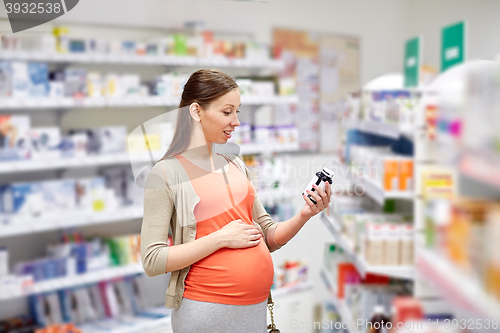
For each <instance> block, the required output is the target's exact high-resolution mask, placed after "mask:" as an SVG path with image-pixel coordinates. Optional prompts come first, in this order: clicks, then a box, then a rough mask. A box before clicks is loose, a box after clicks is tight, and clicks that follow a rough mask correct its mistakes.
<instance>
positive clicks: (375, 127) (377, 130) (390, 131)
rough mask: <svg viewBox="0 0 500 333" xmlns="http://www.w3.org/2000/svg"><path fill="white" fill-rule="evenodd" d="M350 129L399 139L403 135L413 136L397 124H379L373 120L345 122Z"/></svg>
mask: <svg viewBox="0 0 500 333" xmlns="http://www.w3.org/2000/svg"><path fill="white" fill-rule="evenodd" d="M344 126H345V127H346V128H348V129H356V130H358V131H361V132H365V133H370V134H375V135H379V136H384V137H387V138H391V139H398V138H399V137H400V136H401V135H404V136H409V137H411V136H412V132H411V131H403V130H401V129H400V128H399V125H397V124H390V123H385V122H378V121H373V120H349V121H345V122H344Z"/></svg>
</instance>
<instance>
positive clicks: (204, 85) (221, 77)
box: [162, 69, 238, 159]
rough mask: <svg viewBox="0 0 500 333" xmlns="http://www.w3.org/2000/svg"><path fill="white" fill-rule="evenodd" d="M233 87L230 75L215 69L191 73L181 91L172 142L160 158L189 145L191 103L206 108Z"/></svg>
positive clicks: (164, 157) (178, 152)
mask: <svg viewBox="0 0 500 333" xmlns="http://www.w3.org/2000/svg"><path fill="white" fill-rule="evenodd" d="M235 88H238V85H237V84H236V82H235V81H234V79H233V78H232V77H231V76H229V75H227V74H226V73H223V72H221V71H218V70H215V69H200V70H199V71H196V72H194V73H193V74H191V76H190V77H189V79H188V80H187V82H186V84H185V85H184V90H183V92H182V98H181V103H180V105H179V113H178V115H177V125H176V126H175V132H174V137H173V139H172V143H171V144H170V147H169V148H168V150H167V153H166V154H165V155H164V156H163V158H162V159H166V158H167V157H168V156H174V155H178V154H180V153H182V152H184V151H186V149H187V147H188V146H189V143H190V140H191V133H192V131H193V119H192V118H191V115H190V113H189V106H190V105H191V104H192V103H198V104H199V105H200V106H201V108H202V109H206V108H208V107H209V106H210V103H212V102H213V101H214V100H216V99H217V98H219V97H221V96H222V95H225V94H227V93H228V92H230V91H231V90H233V89H235ZM183 108H184V109H183Z"/></svg>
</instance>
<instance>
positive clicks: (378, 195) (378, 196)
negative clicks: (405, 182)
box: [334, 160, 415, 205]
mask: <svg viewBox="0 0 500 333" xmlns="http://www.w3.org/2000/svg"><path fill="white" fill-rule="evenodd" d="M334 163H335V164H336V166H337V168H338V170H340V174H339V176H341V177H345V179H347V180H348V181H350V182H351V183H353V184H358V185H361V186H362V187H363V189H364V190H365V191H366V194H368V195H369V196H370V197H371V198H373V199H374V200H375V201H376V202H378V203H379V204H380V205H382V204H383V203H384V201H385V200H386V199H398V200H410V201H411V200H413V199H415V194H414V192H413V191H387V190H385V189H384V188H383V187H382V186H381V185H380V184H377V183H376V182H375V181H373V180H371V179H369V178H366V177H361V178H360V177H354V176H353V175H352V172H351V175H349V173H350V172H349V168H350V167H348V166H347V165H345V164H343V163H340V162H339V161H338V160H335V161H334Z"/></svg>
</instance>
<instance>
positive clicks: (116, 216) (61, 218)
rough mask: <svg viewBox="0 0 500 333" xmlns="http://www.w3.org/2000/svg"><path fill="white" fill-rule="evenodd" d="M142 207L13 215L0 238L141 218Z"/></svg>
mask: <svg viewBox="0 0 500 333" xmlns="http://www.w3.org/2000/svg"><path fill="white" fill-rule="evenodd" d="M142 215H143V207H142V206H139V207H134V206H125V207H119V208H118V209H116V210H112V211H104V212H92V213H88V212H80V211H72V212H68V213H65V214H59V215H57V216H47V217H39V218H23V217H13V219H12V220H11V221H9V222H10V224H8V225H4V226H3V227H2V229H0V239H1V238H5V237H11V236H19V235H27V234H33V233H37V232H44V231H50V230H58V229H64V228H73V227H81V226H88V225H95V224H106V223H112V222H118V221H123V220H132V219H139V218H142Z"/></svg>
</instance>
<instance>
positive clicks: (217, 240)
mask: <svg viewBox="0 0 500 333" xmlns="http://www.w3.org/2000/svg"><path fill="white" fill-rule="evenodd" d="M207 237H211V239H212V242H213V244H214V247H215V249H216V250H220V249H222V248H224V247H226V245H225V242H224V240H223V238H222V237H221V234H220V230H217V231H215V232H212V233H211V234H210V235H208V236H207Z"/></svg>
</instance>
